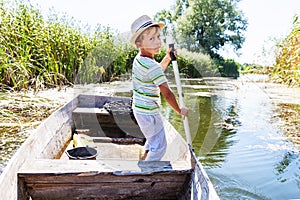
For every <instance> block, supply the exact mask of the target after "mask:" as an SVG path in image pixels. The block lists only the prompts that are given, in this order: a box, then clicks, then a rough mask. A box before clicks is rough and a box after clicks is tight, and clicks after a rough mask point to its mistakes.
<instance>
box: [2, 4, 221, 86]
mask: <svg viewBox="0 0 300 200" xmlns="http://www.w3.org/2000/svg"><path fill="white" fill-rule="evenodd" d="M137 53H138V50H137V49H136V48H135V47H134V46H132V45H131V44H130V43H129V41H124V40H121V39H118V38H117V37H116V36H115V35H114V34H113V31H112V30H111V29H110V28H109V27H102V26H101V25H99V26H98V27H96V28H95V29H92V28H91V27H89V26H88V25H87V26H82V24H80V23H77V22H76V21H75V20H74V19H72V18H68V16H63V17H58V15H57V14H56V13H52V14H51V15H50V16H49V17H48V18H47V19H44V18H43V16H42V14H41V12H40V11H39V10H38V9H36V8H34V7H33V6H32V5H30V4H29V3H28V2H26V3H24V2H23V0H15V1H5V0H0V78H1V83H0V84H1V86H2V89H3V88H10V89H13V90H21V89H25V90H27V89H29V88H33V89H34V90H35V91H38V90H40V89H43V88H48V87H57V86H61V85H65V84H74V83H80V84H83V83H99V82H102V81H111V80H114V79H116V78H117V77H118V76H120V75H121V74H124V73H128V72H130V70H131V67H132V61H133V59H134V57H135V55H136V54H137ZM165 53H166V49H163V51H162V52H161V53H160V54H159V55H157V57H156V58H157V59H158V60H160V59H162V58H163V56H164V55H165ZM178 62H180V66H181V69H180V71H181V72H183V73H186V74H187V76H189V77H201V76H207V75H211V74H216V73H217V70H216V68H215V67H214V66H213V65H212V61H211V59H210V58H209V57H207V56H206V55H202V54H193V53H190V52H187V51H184V50H183V51H182V56H179V57H178Z"/></svg>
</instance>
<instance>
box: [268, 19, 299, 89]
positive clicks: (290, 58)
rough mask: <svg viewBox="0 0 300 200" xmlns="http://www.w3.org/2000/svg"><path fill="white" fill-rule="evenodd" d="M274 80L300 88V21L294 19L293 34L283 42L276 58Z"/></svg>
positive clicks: (273, 71)
mask: <svg viewBox="0 0 300 200" xmlns="http://www.w3.org/2000/svg"><path fill="white" fill-rule="evenodd" d="M272 78H273V79H274V80H276V81H277V82H280V83H285V84H288V85H290V86H300V21H299V16H295V17H294V23H293V28H292V31H291V33H290V34H289V35H288V36H287V38H286V39H285V40H284V41H283V43H282V45H281V47H280V50H279V53H278V54H277V56H276V64H275V66H274V67H273V70H272Z"/></svg>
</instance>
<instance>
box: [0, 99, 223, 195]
mask: <svg viewBox="0 0 300 200" xmlns="http://www.w3.org/2000/svg"><path fill="white" fill-rule="evenodd" d="M129 101H130V100H129V99H128V98H123V97H107V96H93V95H78V96H77V97H76V98H74V99H73V100H72V101H70V102H69V103H67V104H66V105H65V106H63V107H62V108H60V109H59V110H57V111H56V112H54V113H53V114H52V115H51V116H50V117H48V118H47V119H46V120H45V121H44V122H43V123H42V124H40V125H39V126H38V127H37V129H36V130H35V131H34V132H33V133H32V134H31V135H30V136H29V137H28V139H27V140H26V141H25V142H24V143H23V144H22V145H21V147H20V148H19V150H18V151H17V152H16V153H15V155H14V156H13V157H12V159H11V160H10V162H9V163H8V165H7V166H6V168H5V169H4V171H3V173H2V174H1V176H0V188H1V190H0V195H1V199H22V200H23V199H219V197H218V195H217V193H216V191H215V189H214V187H213V185H212V183H211V182H210V180H209V178H208V176H207V174H206V173H205V171H204V169H203V167H202V166H201V164H200V163H199V162H198V160H197V159H196V156H195V154H194V152H193V150H192V148H191V146H189V145H187V143H186V142H185V140H184V139H183V138H182V137H181V136H180V134H178V132H177V131H176V130H175V129H174V127H172V126H171V124H170V123H168V122H167V121H165V128H166V132H167V141H168V148H167V153H166V154H165V156H164V157H163V159H162V161H151V162H150V161H143V160H141V159H140V157H141V154H142V147H143V146H142V145H141V142H142V141H144V140H145V139H144V138H143V135H142V133H141V132H140V130H139V128H138V126H137V125H136V123H135V121H134V118H132V116H131V115H130V114H129V113H126V112H125V113H113V112H112V113H109V112H107V110H105V109H104V108H103V107H104V106H105V105H107V103H111V102H127V103H129ZM86 130H88V131H86ZM76 131H77V132H78V134H75V135H74V133H75V132H76ZM75 136H76V137H79V138H81V139H82V138H85V139H86V140H85V142H86V141H88V145H89V146H90V147H92V148H95V149H97V152H98V154H97V155H96V157H95V158H96V159H89V160H85V159H84V160H83V159H75V160H74V159H70V158H69V157H68V156H67V154H66V153H65V152H66V151H68V150H69V149H72V148H73V145H74V140H73V139H74V138H75ZM77 143H78V141H77Z"/></svg>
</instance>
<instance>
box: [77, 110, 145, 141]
mask: <svg viewBox="0 0 300 200" xmlns="http://www.w3.org/2000/svg"><path fill="white" fill-rule="evenodd" d="M72 116H73V121H74V123H75V128H76V129H90V130H91V133H92V135H90V136H96V137H97V136H107V137H119V138H122V137H123V138H124V137H126V136H127V135H130V136H132V137H137V138H144V135H143V133H142V132H141V130H140V128H139V126H138V125H137V123H136V121H135V119H134V118H132V116H131V115H130V114H129V113H123V114H121V115H114V114H111V113H109V112H108V111H107V110H106V109H104V108H95V107H92V108H90V107H78V108H76V109H75V110H74V111H73V115H72Z"/></svg>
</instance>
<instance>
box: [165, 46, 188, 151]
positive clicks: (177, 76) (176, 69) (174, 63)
mask: <svg viewBox="0 0 300 200" xmlns="http://www.w3.org/2000/svg"><path fill="white" fill-rule="evenodd" d="M169 47H170V48H172V51H171V54H170V55H171V59H172V66H173V70H174V75H175V82H176V86H177V92H178V96H179V105H180V107H181V108H182V107H184V106H185V105H184V99H183V92H182V87H181V81H180V76H179V70H178V64H177V58H176V56H175V55H174V44H170V45H169ZM183 125H184V131H185V137H186V141H187V143H188V144H190V145H191V144H192V139H191V133H190V126H189V121H188V118H187V117H185V118H184V119H183Z"/></svg>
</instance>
